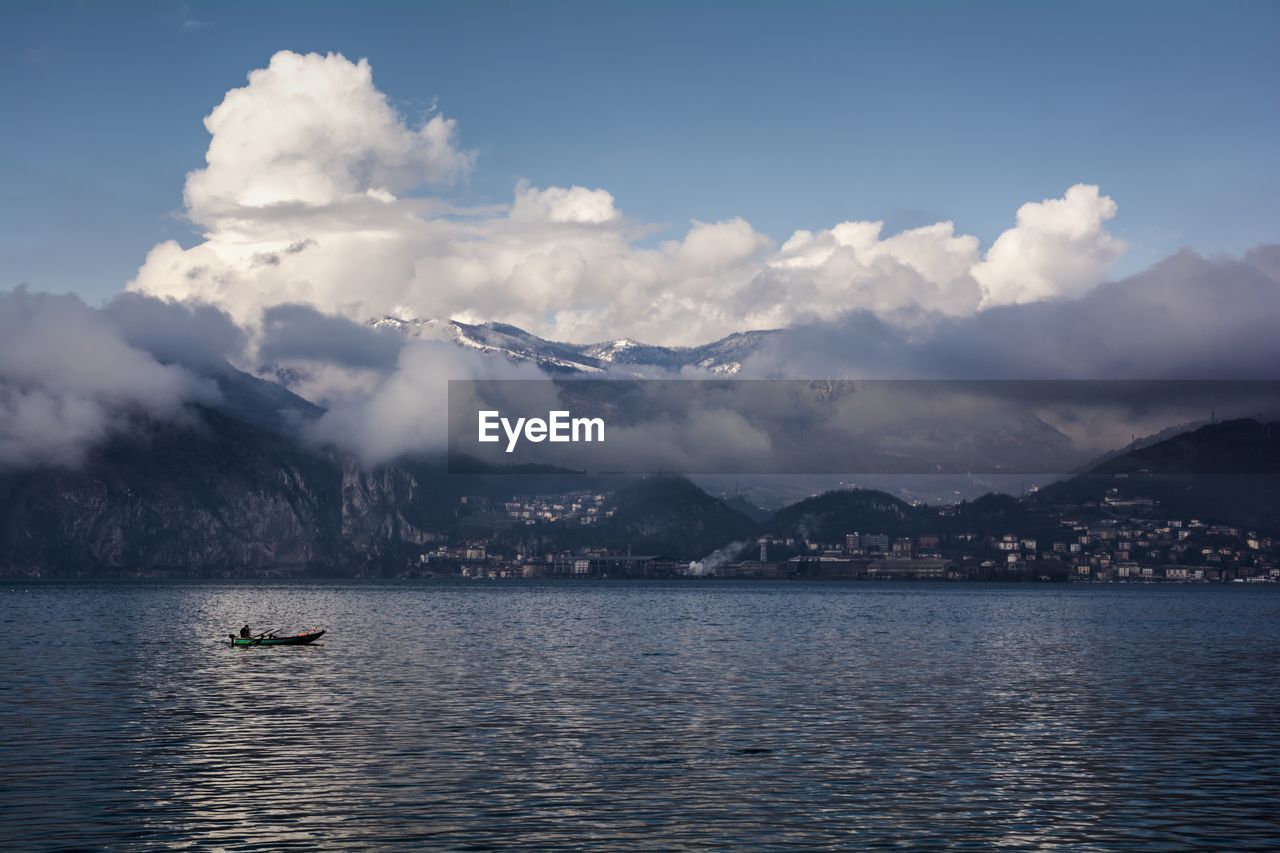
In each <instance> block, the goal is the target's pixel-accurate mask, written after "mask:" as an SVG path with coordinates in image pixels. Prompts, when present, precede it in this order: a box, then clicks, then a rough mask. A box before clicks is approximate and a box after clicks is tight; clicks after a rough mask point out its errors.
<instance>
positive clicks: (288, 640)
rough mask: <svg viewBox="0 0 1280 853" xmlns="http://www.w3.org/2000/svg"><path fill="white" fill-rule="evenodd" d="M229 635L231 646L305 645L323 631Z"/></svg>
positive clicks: (317, 637)
mask: <svg viewBox="0 0 1280 853" xmlns="http://www.w3.org/2000/svg"><path fill="white" fill-rule="evenodd" d="M229 636H230V637H231V645H233V646H306V645H310V644H311V643H314V642H315V641H316V640H318V639H320V638H321V637H323V636H324V631H313V632H312V633H310V634H306V633H303V634H290V635H289V636H287V637H277V636H276V635H274V634H267V635H265V636H264V635H259V636H257V637H237V636H236V635H235V634H230V635H229Z"/></svg>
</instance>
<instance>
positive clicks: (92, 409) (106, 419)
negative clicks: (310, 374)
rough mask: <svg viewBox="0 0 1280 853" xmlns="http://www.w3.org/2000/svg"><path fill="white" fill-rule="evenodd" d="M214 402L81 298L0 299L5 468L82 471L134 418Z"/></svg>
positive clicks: (19, 295) (174, 413)
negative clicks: (85, 460)
mask: <svg viewBox="0 0 1280 853" xmlns="http://www.w3.org/2000/svg"><path fill="white" fill-rule="evenodd" d="M216 398H217V391H216V388H214V387H213V386H212V385H210V384H208V383H206V382H203V381H201V380H198V379H196V378H195V377H194V376H193V375H192V374H191V373H189V372H188V371H187V370H185V369H184V368H181V367H178V366H176V365H165V364H161V363H159V362H158V361H156V359H155V358H154V357H153V356H152V355H151V354H150V353H148V352H145V351H143V350H141V349H138V348H136V347H134V346H131V345H130V343H129V342H127V341H126V338H125V335H124V334H123V333H122V331H121V329H120V328H119V327H118V326H117V325H116V322H115V320H114V319H113V318H112V316H111V315H110V314H108V313H105V312H102V311H95V310H94V309H91V308H89V307H88V306H86V305H85V304H84V303H83V302H81V301H80V300H79V299H78V298H77V297H74V296H52V295H49V294H36V293H29V292H27V291H25V290H21V289H19V290H16V291H12V292H8V293H3V294H0V468H3V467H11V466H22V467H25V466H33V465H39V464H50V463H52V464H75V463H76V462H78V461H80V459H81V458H82V457H83V455H84V453H85V452H86V451H87V450H88V449H89V447H90V446H92V445H93V444H94V443H96V442H98V441H100V440H101V439H103V438H104V437H106V436H107V435H109V434H111V433H114V432H118V431H120V430H124V429H127V428H128V426H129V424H130V421H131V419H133V418H137V417H149V418H154V419H158V420H173V419H176V418H180V417H182V416H183V413H184V408H183V407H184V405H185V404H186V403H189V402H212V401H214V400H215V399H216Z"/></svg>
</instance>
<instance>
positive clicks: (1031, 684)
mask: <svg viewBox="0 0 1280 853" xmlns="http://www.w3.org/2000/svg"><path fill="white" fill-rule="evenodd" d="M1278 617H1280V588H1271V587H1260V586H1256V585H1250V586H1249V587H1248V588H1241V587H1239V586H1235V587H1221V586H1214V587H1190V586H1182V587H1163V588H1156V587H1136V586H1129V587H1124V586H1105V587H1081V586H1071V587H1068V586H1047V585H1046V586H998V587H997V586H981V585H973V584H965V585H943V584H936V585H935V584H909V585H898V584H869V583H863V584H827V585H822V584H801V583H776V584H775V583H749V584H748V583H743V584H727V583H712V582H707V583H697V582H687V583H670V584H660V583H640V582H583V583H573V582H561V583H552V582H539V583H533V582H509V583H507V582H486V581H480V582H474V583H470V584H466V583H438V582H435V583H417V584H356V583H347V584H279V585H276V584H234V585H233V584H180V583H167V584H16V585H15V584H9V585H6V586H5V587H3V591H2V592H0V624H3V629H4V632H5V635H6V637H7V655H6V663H5V666H4V670H3V676H0V765H2V766H3V768H4V772H3V776H2V777H0V843H3V844H4V845H5V846H18V847H21V846H30V847H40V848H48V847H59V846H69V845H77V846H79V845H83V846H89V847H116V848H128V849H137V848H140V847H147V846H153V845H163V844H171V843H175V842H181V841H185V840H191V841H195V842H199V843H203V844H209V845H217V846H223V847H229V848H237V847H259V848H271V849H279V848H282V847H288V846H295V845H296V846H314V845H317V844H327V845H329V846H332V847H335V848H339V849H353V848H360V847H378V848H387V847H396V846H403V847H413V846H420V845H422V844H423V843H436V844H441V845H448V846H451V847H464V846H489V845H502V846H509V845H512V844H515V845H522V846H526V847H530V848H548V847H557V846H564V847H587V846H594V847H602V846H603V847H609V846H617V845H618V844H621V843H624V842H627V843H635V844H642V845H645V846H651V847H671V846H675V845H682V844H684V845H698V846H707V845H712V846H744V845H755V846H767V847H779V846H784V845H789V844H801V843H809V844H811V843H828V844H846V845H847V844H855V843H856V844H885V843H892V842H922V841H941V842H949V843H952V844H960V845H964V844H968V845H972V846H982V847H987V846H990V845H993V844H1018V845H1026V844H1038V843H1066V844H1100V845H1108V846H1114V845H1119V844H1125V845H1139V846H1143V845H1145V846H1157V847H1168V846H1171V845H1174V846H1188V845H1205V844H1219V845H1227V846H1232V847H1237V848H1238V847H1246V846H1265V845H1275V844H1280V823H1278V819H1277V806H1280V764H1278V763H1277V761H1276V756H1277V755H1280V728H1278V727H1277V726H1276V724H1275V721H1276V719H1277V711H1280V692H1278V690H1277V686H1278V685H1280V642H1278V641H1280V618H1278ZM245 621H249V622H250V623H251V624H252V625H253V626H254V628H255V629H257V630H266V629H268V628H274V627H277V626H278V625H287V626H289V627H294V628H302V627H309V626H311V625H313V624H316V625H320V626H322V627H325V628H327V629H328V630H329V633H328V634H327V635H326V636H325V637H324V638H323V639H322V640H321V642H320V643H319V644H317V645H315V646H311V647H302V648H274V649H272V648H255V649H250V650H234V649H231V648H229V647H228V646H227V643H226V635H227V633H228V632H230V631H232V630H235V629H238V628H239V626H240V625H241V624H243V623H244V622H245ZM220 638H221V639H220Z"/></svg>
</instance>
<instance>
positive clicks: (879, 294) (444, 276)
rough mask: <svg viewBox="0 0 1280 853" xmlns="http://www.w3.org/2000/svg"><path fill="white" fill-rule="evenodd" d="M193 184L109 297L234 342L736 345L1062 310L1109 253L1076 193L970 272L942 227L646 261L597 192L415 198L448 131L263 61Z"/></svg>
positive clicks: (366, 89) (286, 59)
mask: <svg viewBox="0 0 1280 853" xmlns="http://www.w3.org/2000/svg"><path fill="white" fill-rule="evenodd" d="M205 124H206V127H207V128H208V130H209V132H210V135H211V139H210V143H209V149H208V154H207V157H206V159H207V165H206V166H205V168H203V169H198V170H196V171H194V172H192V173H191V174H190V175H189V176H188V179H187V184H186V191H185V196H184V198H185V203H186V210H187V214H188V216H189V217H190V218H191V220H192V221H193V222H194V223H196V224H197V225H199V226H200V227H202V228H203V229H204V235H203V238H202V240H201V241H200V242H199V243H197V244H196V245H194V246H191V247H189V248H184V247H182V246H180V245H178V244H177V243H175V242H166V243H162V244H160V245H158V246H156V247H155V248H154V249H152V251H151V252H150V254H149V255H148V257H147V259H146V262H145V263H144V264H143V266H142V268H141V269H140V270H139V272H138V275H137V277H136V278H135V279H134V281H133V282H132V283H131V285H130V286H131V288H132V289H134V290H136V291H139V292H144V293H150V294H156V295H162V296H170V297H178V298H186V297H196V298H199V299H202V300H205V301H208V302H212V303H215V304H218V305H220V306H223V307H225V308H226V309H227V310H229V311H231V312H232V313H233V314H234V315H235V316H236V317H237V318H238V319H239V320H241V321H242V322H245V323H249V324H256V323H258V322H259V321H260V319H261V312H262V311H263V309H265V308H268V307H270V306H274V305H278V304H281V303H301V304H307V305H311V306H314V307H316V308H319V309H321V310H323V311H325V312H327V313H332V314H340V315H343V316H347V317H350V318H352V319H355V320H357V321H362V322H363V321H366V320H368V319H369V318H371V317H377V316H382V315H384V314H394V315H400V316H407V317H420V318H428V317H453V318H456V319H460V320H465V321H477V320H499V321H504V322H509V323H513V324H515V325H518V326H521V327H524V328H527V329H529V330H530V331H533V332H536V333H538V334H540V335H543V336H545V337H551V338H556V339H560V340H567V341H574V342H589V341H594V340H607V339H611V338H616V337H619V336H627V337H631V338H636V339H640V340H645V341H649V342H653V343H659V344H693V343H701V342H704V341H706V340H710V339H714V338H718V337H721V336H723V335H725V334H728V333H730V332H734V331H740V330H742V329H744V328H763V327H778V326H787V325H792V324H795V323H800V322H806V321H810V320H813V319H816V318H817V317H821V316H830V315H832V314H838V313H843V312H848V311H858V310H865V311H870V312H873V313H874V314H875V315H876V316H879V317H893V316H895V315H901V316H905V315H909V314H911V313H912V312H915V311H917V310H918V309H920V308H921V307H926V308H927V309H928V310H929V311H930V312H933V313H941V314H944V315H948V316H967V315H972V314H974V313H975V312H977V311H979V310H980V309H982V308H988V307H991V306H996V305H1002V304H1011V303H1023V302H1029V301H1035V300H1040V299H1046V298H1053V297H1056V296H1059V295H1063V294H1079V293H1082V292H1084V291H1086V290H1087V289H1088V288H1090V287H1092V286H1093V285H1095V284H1097V283H1098V282H1099V281H1101V280H1103V279H1104V278H1105V277H1106V274H1107V269H1108V267H1109V266H1110V264H1111V263H1112V262H1113V261H1114V260H1115V259H1116V257H1117V256H1118V255H1119V254H1120V253H1121V252H1122V251H1123V244H1122V243H1121V242H1120V241H1119V240H1118V239H1116V238H1115V237H1113V236H1112V235H1111V234H1109V233H1108V232H1107V230H1106V227H1105V223H1106V222H1107V220H1109V219H1110V218H1112V217H1113V216H1114V215H1115V212H1116V205H1115V203H1114V202H1113V201H1112V200H1111V199H1110V198H1108V197H1106V196H1105V195H1102V194H1101V192H1100V191H1099V190H1098V188H1097V187H1093V186H1087V185H1078V186H1074V187H1071V188H1068V189H1067V190H1066V192H1065V194H1064V196H1063V197H1062V198H1058V199H1046V200H1044V201H1040V202H1033V203H1029V204H1027V205H1024V206H1023V207H1022V208H1021V209H1020V210H1019V211H1018V212H1017V217H1016V222H1014V224H1013V226H1012V227H1011V228H1010V229H1009V230H1007V231H1006V232H1004V233H1003V234H1002V235H1001V236H1000V237H999V238H998V239H997V240H996V241H995V242H994V243H993V245H992V246H991V247H990V248H989V249H988V250H987V251H986V252H985V253H984V252H983V251H982V247H981V245H980V242H979V241H978V239H977V238H975V237H973V236H969V235H964V234H957V233H956V232H955V228H954V226H953V224H952V223H950V222H940V223H937V224H935V225H931V226H927V227H923V228H916V229H912V230H908V231H904V232H901V233H898V234H890V235H886V234H884V233H883V225H882V223H880V222H856V221H855V222H842V223H839V224H836V225H834V226H832V227H831V228H829V229H824V230H820V231H817V232H811V231H797V232H796V233H795V234H793V235H791V237H790V238H788V239H786V240H785V241H783V242H782V244H781V245H780V246H779V245H778V243H777V241H775V240H774V239H772V238H771V237H769V236H767V235H764V234H761V233H759V232H757V231H756V230H755V229H754V228H753V227H752V226H751V224H750V223H749V222H747V221H745V220H743V219H740V218H730V219H727V220H724V221H718V222H694V223H692V224H691V225H690V227H689V228H688V229H687V230H686V232H685V233H684V234H683V235H681V236H680V237H678V238H676V239H671V240H667V241H665V242H660V243H658V244H656V245H655V244H652V243H651V242H649V241H648V239H647V238H648V237H649V236H651V234H652V229H651V228H649V227H646V226H644V225H642V224H638V223H635V222H633V221H631V220H629V219H628V218H627V217H626V216H625V215H624V213H623V212H622V210H621V209H620V208H619V206H618V203H617V200H616V199H615V198H614V197H613V195H612V194H610V193H609V192H608V191H607V190H605V189H600V188H588V187H580V186H572V187H535V186H533V185H531V184H529V183H527V182H521V183H520V184H518V185H517V186H516V187H515V190H514V194H513V197H512V201H511V203H510V204H508V205H506V206H502V207H500V208H499V209H496V210H495V209H493V208H485V209H479V210H460V209H458V208H456V207H454V206H452V205H449V204H447V203H445V202H444V201H443V200H442V199H441V198H439V197H438V196H431V195H427V194H423V193H422V192H420V190H421V189H422V188H424V187H425V188H428V190H429V189H430V188H432V187H439V186H443V185H447V184H449V183H450V182H452V181H455V180H457V179H458V178H460V177H463V176H465V175H466V174H467V173H468V171H469V170H470V169H471V168H472V165H473V162H474V159H475V158H474V155H473V153H472V152H470V151H467V150H466V149H464V148H462V147H461V145H460V143H459V141H458V128H457V127H456V126H455V124H454V123H453V121H452V120H449V119H446V118H445V117H443V116H441V115H438V114H436V115H432V116H431V117H430V118H429V119H428V120H427V121H425V122H422V123H416V124H415V123H410V122H408V121H406V119H405V118H404V117H403V116H401V115H399V114H397V113H396V111H395V110H394V109H393V108H392V107H391V106H390V105H389V103H388V102H387V99H386V97H385V96H384V95H383V94H382V93H381V92H380V91H379V90H378V89H377V88H376V86H375V85H374V81H373V76H372V72H371V69H370V66H369V64H368V63H367V62H366V61H364V60H361V61H359V62H351V61H350V60H348V59H346V58H345V57H343V56H340V55H336V54H329V55H325V56H321V55H318V54H307V55H305V56H304V55H299V54H295V53H291V52H288V51H282V52H280V53H277V54H276V55H275V56H273V57H272V58H271V61H270V63H269V64H268V65H267V67H266V68H263V69H258V70H256V71H254V72H252V73H251V74H250V75H249V80H248V84H247V85H246V86H244V87H241V88H238V89H235V90H233V91H231V92H228V93H227V95H226V97H225V98H224V99H223V101H222V103H221V104H219V105H218V106H217V107H216V108H215V109H214V110H213V112H212V113H210V115H209V116H208V118H207V119H206V121H205Z"/></svg>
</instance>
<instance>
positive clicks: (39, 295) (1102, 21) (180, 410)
mask: <svg viewBox="0 0 1280 853" xmlns="http://www.w3.org/2000/svg"><path fill="white" fill-rule="evenodd" d="M1278 48H1280V5H1277V4H1276V3H1259V2H1247V0H1240V2H1231V3H1185V2H1183V3H1179V2H1158V3H1147V2H1126V3H1108V4H1101V3H1087V2H1072V3H1057V4H1049V3H1038V2H1037V3H1017V4H1013V3H994V2H965V3H945V4H944V3H931V2H898V3H873V2H866V3H851V2H844V3H823V2H789V3H763V2H745V0H743V2H737V3H722V2H697V3H692V2H683V3H661V2H649V3H609V2H594V3H566V2H559V3H557V2H540V3H533V2H520V3H479V2H471V3H465V4H464V3H412V4H410V3H404V4H398V3H376V4H375V3H359V4H357V3H342V4H337V3H328V2H307V3H302V2H271V3H240V2H221V3H216V4H214V3H210V4H202V3H186V4H184V3H175V2H158V0H156V2H130V3H93V2H83V0H80V2H46V3H30V2H23V0H18V2H8V3H5V4H3V5H0V188H2V190H0V467H3V466H5V465H24V464H29V463H31V462H33V461H34V462H41V461H47V462H55V463H58V464H75V462H76V461H77V460H80V459H83V458H84V455H85V453H87V451H88V450H89V449H90V448H91V447H93V446H94V445H95V444H96V443H98V442H99V441H101V440H102V439H103V438H104V437H105V436H107V435H111V434H113V433H115V432H118V431H120V430H125V429H129V428H131V427H130V425H131V424H133V423H135V422H136V417H137V415H138V414H139V413H141V414H143V415H145V416H146V417H148V418H152V419H156V420H165V421H170V420H172V421H181V420H182V419H184V418H187V417H189V413H190V409H191V408H192V406H194V405H204V404H212V403H215V402H216V401H217V399H218V398H219V394H220V392H219V391H218V390H217V388H216V387H214V385H211V382H210V378H209V377H210V374H211V371H212V372H214V373H216V372H217V371H218V370H222V369H223V367H224V366H225V365H226V364H228V363H229V364H231V365H232V366H234V367H236V368H239V369H241V370H244V371H247V372H249V373H252V374H254V375H256V376H258V377H261V378H264V379H268V380H272V381H280V382H281V383H283V384H285V385H286V386H287V387H288V388H289V389H290V390H291V391H293V392H295V393H297V394H299V395H301V396H303V397H305V398H307V399H308V400H310V401H311V402H313V403H315V404H317V405H319V406H320V407H322V408H323V410H324V414H323V416H321V417H320V418H319V419H318V420H317V421H316V422H315V424H314V425H312V426H310V427H307V428H306V429H307V430H308V432H307V436H308V440H310V441H314V442H316V443H319V444H327V445H332V446H337V447H341V448H344V449H346V450H348V451H350V452H352V453H353V454H355V455H356V456H358V457H359V458H360V459H361V460H363V461H364V462H366V463H367V464H370V465H376V464H379V463H381V462H385V461H387V460H390V459H394V458H396V457H398V456H399V455H401V454H404V453H419V452H425V451H429V450H431V449H433V448H434V449H439V447H441V446H442V434H443V433H442V431H443V415H442V412H443V411H444V406H443V405H442V400H443V399H444V398H445V396H446V395H445V388H446V385H445V383H446V382H447V380H449V379H468V378H471V379H475V378H480V379H484V378H516V379H529V378H538V377H541V376H542V375H543V374H542V373H541V372H540V371H539V370H538V368H537V367H535V366H534V365H532V364H531V363H529V362H525V363H515V362H513V361H510V360H508V359H505V358H502V357H501V356H497V355H486V354H483V353H481V352H478V351H477V350H476V349H474V348H468V347H467V346H466V345H465V343H466V342H465V341H463V342H462V343H463V344H464V346H458V345H457V343H458V340H457V339H455V337H454V332H453V331H451V330H452V329H453V327H452V326H450V325H449V324H448V323H446V322H443V321H444V320H447V319H449V318H452V319H455V320H460V321H463V322H469V323H479V322H504V323H511V324H514V325H516V326H519V327H521V328H523V329H526V330H528V331H529V332H531V333H533V334H537V335H541V336H543V337H546V338H549V339H552V340H556V341H566V342H572V343H578V344H592V343H603V344H605V345H606V350H607V351H609V352H616V351H619V350H620V349H624V348H626V347H629V346H632V345H633V343H632V342H633V341H643V342H646V343H651V344H659V345H666V346H694V345H700V344H705V343H708V342H711V341H716V340H720V339H722V338H725V337H726V336H729V335H732V334H734V333H737V332H742V331H747V330H774V331H773V333H772V334H770V335H761V336H748V337H747V338H744V339H741V340H739V339H732V341H733V342H734V343H732V344H731V345H730V346H729V349H728V350H726V351H730V352H736V353H740V355H738V356H736V357H737V358H738V359H739V361H737V362H734V365H735V367H734V368H733V369H736V370H737V371H738V372H737V374H735V375H738V376H740V377H743V378H793V379H811V378H813V377H822V378H841V379H917V378H925V379H992V378H998V379H1083V380H1096V379H1136V380H1151V379H1157V380H1164V379H1214V380H1217V379H1269V380H1274V379H1276V378H1277V373H1276V372H1277V370H1278V369H1280V368H1278V367H1277V366H1278V365H1280V336H1277V335H1276V333H1275V330H1276V323H1277V319H1278V318H1280V228H1277V223H1280V169H1277V167H1276V163H1277V162H1280V156H1278V155H1280V151H1278V150H1277V148H1278V147H1280V146H1277V140H1280V126H1278V124H1280V109H1277V107H1280V104H1278V103H1277V100H1278V99H1280V85H1277V83H1280V74H1278V73H1277V72H1278V71H1280V49H1278ZM384 316H394V317H399V318H404V319H418V320H423V321H428V322H422V323H417V324H413V323H408V324H402V328H405V329H409V330H411V333H410V334H401V333H393V332H389V331H387V330H386V329H382V328H379V327H376V326H374V325H373V324H371V321H374V320H377V319H378V318H381V317H384ZM744 340H745V341H755V342H756V343H754V344H751V345H750V346H743V347H739V346H737V344H741V343H742V342H743V341H744ZM606 367H607V366H606ZM614 367H617V365H615V366H614ZM621 372H625V371H624V370H623V368H620V367H617V369H616V370H613V369H605V373H606V374H608V375H615V374H618V373H621ZM687 374H693V375H695V376H696V377H705V376H706V375H708V374H707V372H706V371H705V370H703V369H702V368H699V367H697V366H690V367H686V368H684V369H683V370H682V372H681V373H680V374H679V375H680V376H685V375H687ZM730 414H732V413H730Z"/></svg>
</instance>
